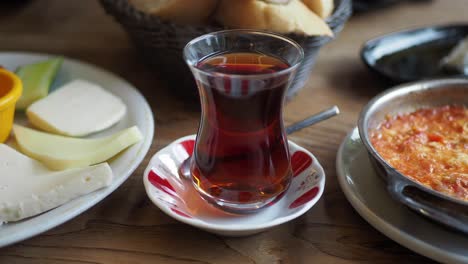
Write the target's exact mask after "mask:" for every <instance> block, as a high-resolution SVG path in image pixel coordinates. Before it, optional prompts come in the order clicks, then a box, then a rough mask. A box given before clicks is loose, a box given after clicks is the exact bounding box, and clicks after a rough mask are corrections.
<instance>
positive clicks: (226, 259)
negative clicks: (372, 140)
mask: <svg viewBox="0 0 468 264" xmlns="http://www.w3.org/2000/svg"><path fill="white" fill-rule="evenodd" d="M4 2H5V1H2V3H1V4H0V14H1V15H0V33H1V34H0V50H1V51H8V50H11V51H17V50H19V51H33V52H43V53H53V54H62V55H65V56H69V57H72V58H76V59H79V60H83V61H88V62H90V63H94V64H96V65H98V66H100V67H103V68H105V69H108V70H110V71H112V72H114V73H116V74H118V75H120V76H123V77H124V78H125V79H127V80H128V81H130V82H131V83H133V84H134V85H135V86H136V87H137V88H138V89H140V90H141V91H142V93H143V94H144V95H145V96H146V98H147V99H148V101H149V102H150V104H151V107H152V109H153V111H154V116H155V122H156V132H155V137H154V141H153V145H152V147H151V150H150V151H149V153H148V155H147V156H146V159H145V161H144V162H143V163H142V164H141V165H140V166H139V167H138V169H137V170H136V171H135V172H134V173H133V175H132V176H131V177H130V178H129V179H128V180H127V181H126V182H125V183H124V184H123V185H122V186H121V187H120V188H119V189H118V190H117V191H115V192H114V193H113V194H112V195H110V196H109V197H108V198H106V199H105V200H104V201H102V202H101V203H99V204H98V205H96V206H94V207H93V208H91V209H90V210H88V211H87V212H85V213H83V214H82V215H80V216H78V217H76V218H75V219H73V220H71V221H69V222H67V223H65V224H63V225H61V226H59V227H57V228H55V229H53V230H51V231H49V232H47V233H44V234H42V235H39V236H37V237H34V238H32V239H29V240H26V241H23V242H20V243H17V244H16V245H13V246H10V247H6V248H3V249H0V263H428V262H430V260H428V259H426V258H424V257H422V256H420V255H417V254H415V253H413V252H411V251H409V250H407V249H406V248H404V247H402V246H400V245H398V244H397V243H395V242H393V241H391V240H390V239H388V238H387V237H385V236H384V235H382V234H381V233H379V232H378V231H377V230H375V229H374V228H372V227H371V226H370V225H369V224H368V223H367V222H366V221H364V220H363V219H362V218H361V217H360V216H359V215H358V214H357V213H356V211H354V209H353V208H352V207H351V205H350V204H349V202H348V201H347V200H346V198H345V196H344V195H343V192H342V191H341V189H340V188H339V186H338V183H337V179H336V171H335V158H336V152H337V149H338V146H339V144H340V143H341V141H342V140H343V138H344V136H345V135H346V133H347V132H348V131H349V130H350V129H352V128H353V127H354V126H355V125H356V120H357V116H358V113H359V111H360V109H361V107H362V106H363V105H364V104H365V103H366V102H367V101H368V100H369V99H370V98H372V97H373V96H375V95H376V94H377V93H379V92H381V91H382V90H383V88H384V85H383V84H382V83H381V82H379V80H377V79H376V78H375V76H373V75H372V74H371V73H369V71H368V70H367V69H366V68H365V67H364V65H363V64H362V62H361V61H360V59H359V55H358V54H359V49H360V47H361V45H362V43H363V42H364V41H365V40H367V39H369V38H372V37H375V36H378V35H380V34H384V33H387V32H391V31H396V30H401V29H404V28H408V27H414V26H424V25H434V24H439V23H445V22H460V21H463V20H465V22H466V19H467V17H466V12H467V7H468V6H467V3H466V0H444V1H442V0H439V1H433V2H432V3H429V4H427V3H424V4H422V3H420V4H418V3H404V4H400V5H398V6H394V7H391V8H388V9H385V10H379V11H375V12H372V13H366V14H360V15H357V16H355V17H353V18H352V19H351V21H349V22H348V24H347V25H346V27H345V30H344V31H343V32H342V33H341V35H340V36H339V38H338V39H337V40H336V41H333V42H332V43H330V44H329V45H327V46H326V47H325V48H323V50H322V51H321V53H320V56H319V59H318V62H317V65H316V67H315V69H314V71H313V73H312V75H311V78H310V80H309V82H308V84H307V87H305V88H304V89H303V90H302V91H301V92H300V93H299V94H298V96H296V97H295V98H294V99H293V100H292V101H291V102H289V103H288V104H287V105H286V107H285V122H286V123H291V122H294V121H297V120H300V119H302V118H304V117H306V116H308V115H310V114H312V113H314V112H316V111H319V110H321V109H323V108H325V107H327V106H330V105H333V104H337V105H339V106H340V108H341V110H342V114H341V115H340V116H339V117H336V118H334V119H332V120H329V121H327V122H324V123H321V124H319V125H316V126H314V127H311V128H307V129H304V130H303V131H300V132H298V133H295V134H294V135H292V136H291V137H290V138H291V139H292V140H294V141H295V142H297V143H299V144H301V145H302V146H304V147H305V148H307V149H309V150H310V151H312V152H313V153H314V154H315V155H316V156H317V157H318V159H319V160H320V161H321V163H322V165H323V166H324V168H325V171H326V174H327V185H326V190H325V193H324V195H323V197H322V199H321V200H320V201H319V202H318V204H317V205H316V206H314V207H313V208H312V209H311V210H310V211H309V212H308V213H307V214H305V215H304V216H302V217H300V218H298V219H297V220H294V221H292V222H290V223H287V224H283V225H281V226H279V227H277V228H274V229H272V230H271V231H268V232H265V233H262V234H259V235H255V236H251V237H245V238H227V237H219V236H215V235H212V234H209V233H206V232H204V231H201V230H198V229H195V228H192V227H190V226H188V225H185V224H182V223H179V222H177V221H175V220H173V219H172V218H170V217H168V216H167V215H165V214H164V213H162V212H161V211H160V210H159V209H157V208H156V207H155V206H154V205H153V204H152V203H151V202H150V200H149V199H148V198H147V196H146V194H145V191H144V189H143V184H142V173H143V169H144V168H145V166H146V164H147V162H148V160H149V158H150V157H151V155H152V154H153V153H155V152H156V151H157V150H159V149H160V148H162V147H164V146H165V145H167V144H168V143H170V142H171V141H173V140H175V139H177V138H178V137H181V136H184V135H187V134H192V133H195V132H196V128H197V125H198V119H199V112H197V111H193V110H192V109H193V107H189V106H187V105H186V104H184V103H183V102H181V101H180V100H177V99H176V98H175V97H173V96H172V95H171V94H170V93H169V92H167V90H168V89H167V86H170V84H167V83H164V82H163V81H161V80H160V79H158V77H157V75H156V74H155V73H154V72H153V71H152V70H151V69H149V68H147V67H146V66H145V65H144V64H143V63H142V62H141V61H140V60H139V58H138V57H137V55H136V50H135V49H134V48H133V46H132V45H131V43H130V42H129V40H128V38H127V35H126V34H125V32H124V31H123V30H122V29H121V27H120V26H119V25H118V24H116V23H115V22H114V20H113V19H112V18H111V17H109V16H106V15H105V13H104V11H103V9H102V8H101V7H100V6H99V4H98V2H97V1H93V0H81V1H63V0H42V1H37V0H35V1H24V2H25V3H24V4H23V5H18V6H16V7H6V6H5V3H4ZM0 64H1V62H0Z"/></svg>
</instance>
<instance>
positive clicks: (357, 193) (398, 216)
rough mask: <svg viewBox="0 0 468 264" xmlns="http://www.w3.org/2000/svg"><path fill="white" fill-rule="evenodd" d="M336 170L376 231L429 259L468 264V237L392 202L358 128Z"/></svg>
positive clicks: (346, 142)
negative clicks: (372, 163) (370, 158)
mask: <svg viewBox="0 0 468 264" xmlns="http://www.w3.org/2000/svg"><path fill="white" fill-rule="evenodd" d="M336 166H337V173H338V181H339V183H340V186H341V189H342V190H343V192H344V193H345V195H346V197H347V198H348V200H349V202H350V203H351V204H352V205H353V207H354V208H355V209H356V211H358V213H359V214H360V215H361V216H362V217H363V218H364V219H366V220H367V221H368V222H369V223H370V224H371V225H372V226H373V227H375V228H376V229H378V230H379V231H380V232H382V233H384V234H385V235H386V236H388V237H389V238H391V239H393V240H394V241H396V242H398V243H400V244H401V245H403V246H405V247H407V248H409V249H411V250H413V251H415V252H417V253H419V254H421V255H424V256H426V257H429V258H432V259H434V260H437V261H440V262H444V263H468V236H464V235H463V234H461V233H459V232H456V231H452V230H449V229H447V228H445V227H443V226H441V225H439V224H436V223H434V222H431V221H429V220H428V219H426V218H424V217H422V216H420V215H418V214H416V213H415V212H413V211H411V210H410V209H408V208H406V207H405V206H404V205H402V204H400V203H398V202H396V201H394V200H392V198H391V197H390V195H389V194H388V193H387V189H386V184H385V182H384V181H383V179H381V178H380V176H378V175H377V174H376V172H375V171H374V170H373V168H372V165H371V163H370V161H369V158H368V155H367V151H366V148H365V147H364V145H363V144H362V142H361V139H360V137H359V132H358V130H357V128H355V129H354V130H353V131H352V132H351V133H350V134H349V135H348V136H347V137H346V139H345V140H344V141H343V143H342V144H341V147H340V150H339V151H338V156H337V160H336Z"/></svg>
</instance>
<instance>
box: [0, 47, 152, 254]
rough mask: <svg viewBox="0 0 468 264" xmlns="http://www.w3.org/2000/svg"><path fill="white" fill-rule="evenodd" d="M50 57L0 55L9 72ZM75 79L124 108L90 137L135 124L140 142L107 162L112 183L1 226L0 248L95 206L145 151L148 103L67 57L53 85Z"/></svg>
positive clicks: (116, 79) (132, 90)
mask: <svg viewBox="0 0 468 264" xmlns="http://www.w3.org/2000/svg"><path fill="white" fill-rule="evenodd" d="M50 56H52V55H41V54H33V53H23V52H21V53H14V52H0V65H2V66H3V67H5V68H7V69H9V70H15V69H16V68H17V67H18V66H20V65H24V64H28V63H33V62H36V61H39V60H44V59H47V58H48V57H50ZM76 78H82V79H85V80H89V81H92V82H95V83H97V84H100V85H101V86H102V87H104V88H105V89H107V90H109V91H110V92H112V93H113V94H115V95H117V96H119V97H120V98H122V100H123V101H124V102H125V104H126V105H127V110H128V111H127V114H126V115H125V116H124V118H123V119H122V120H121V121H120V122H119V123H118V124H116V125H115V126H113V127H111V128H109V129H108V130H106V131H104V132H102V133H99V134H96V135H93V136H95V137H101V136H103V135H107V134H110V133H113V132H116V131H119V130H122V129H124V128H127V127H130V126H134V125H136V126H138V128H139V129H140V131H141V133H142V134H143V140H142V141H141V142H139V143H138V144H135V145H133V146H131V147H130V148H128V149H127V150H125V151H124V152H123V153H121V154H120V155H118V156H117V157H116V158H114V159H112V161H111V162H110V163H109V165H110V166H111V168H112V171H113V173H114V180H113V182H112V184H111V185H110V186H109V187H107V188H104V189H101V190H99V191H96V192H93V193H90V194H88V195H85V196H82V197H80V198H77V199H75V200H73V201H70V202H69V203H66V204H64V205H62V206H60V207H57V208H55V209H53V210H50V211H48V212H46V213H43V214H41V215H38V216H35V217H32V218H29V219H26V220H23V221H19V222H15V223H8V224H4V225H2V226H0V247H3V246H6V245H9V244H12V243H15V242H18V241H21V240H24V239H26V238H29V237H32V236H34V235H37V234H40V233H42V232H45V231H47V230H49V229H51V228H53V227H55V226H58V225H60V224H62V223H64V222H65V221H68V220H70V219H72V218H73V217H75V216H77V215H78V214H80V213H82V212H83V211H85V210H86V209H88V208H90V207H91V206H93V205H95V204H97V203H98V202H99V201H101V200H102V199H104V198H105V197H106V196H107V195H109V194H110V193H112V192H113V191H114V190H115V189H116V188H117V187H119V186H120V185H121V184H122V183H123V182H124V181H125V180H126V179H127V178H128V177H129V176H130V175H131V174H132V172H133V171H134V170H135V169H136V168H137V166H138V165H139V164H140V163H141V161H142V160H143V158H144V157H145V155H146V153H147V152H148V149H149V147H150V145H151V142H152V139H153V132H154V123H153V115H152V112H151V109H150V107H149V105H148V103H147V102H146V100H145V98H144V97H143V96H142V95H141V94H140V92H138V91H137V90H136V89H135V88H134V87H133V86H132V85H131V84H129V83H128V82H126V81H125V80H123V79H121V78H119V77H117V76H115V75H114V74H112V73H110V72H107V71H105V70H102V69H99V68H97V67H96V66H92V65H90V64H86V63H83V62H79V61H76V60H72V59H67V58H65V60H64V62H63V64H62V67H61V69H60V71H59V73H58V75H57V78H56V81H55V83H54V86H55V87H56V86H59V85H61V84H63V83H65V82H68V81H70V80H73V79H76ZM15 122H18V123H23V122H25V117H24V114H17V115H16V117H15Z"/></svg>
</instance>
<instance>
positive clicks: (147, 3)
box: [128, 0, 218, 24]
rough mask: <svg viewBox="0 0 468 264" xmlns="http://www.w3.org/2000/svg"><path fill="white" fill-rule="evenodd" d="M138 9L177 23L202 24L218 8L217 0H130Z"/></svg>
mask: <svg viewBox="0 0 468 264" xmlns="http://www.w3.org/2000/svg"><path fill="white" fill-rule="evenodd" d="M128 1H129V3H130V4H132V5H133V6H134V7H135V8H136V9H138V10H140V11H142V12H145V13H148V14H151V15H155V16H159V17H161V18H162V19H164V20H169V21H172V22H174V23H176V24H202V23H204V22H206V21H207V20H208V18H209V16H210V15H211V14H212V13H213V11H214V10H215V9H216V5H217V3H218V1H217V0H128Z"/></svg>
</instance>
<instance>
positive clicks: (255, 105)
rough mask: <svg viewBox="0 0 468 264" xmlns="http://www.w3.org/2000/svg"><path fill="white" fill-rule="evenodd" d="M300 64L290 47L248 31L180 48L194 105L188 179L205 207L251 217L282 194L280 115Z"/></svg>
mask: <svg viewBox="0 0 468 264" xmlns="http://www.w3.org/2000/svg"><path fill="white" fill-rule="evenodd" d="M303 56H304V55H303V50H302V48H301V47H300V45H299V44H297V43H295V42H294V41H292V40H290V39H288V38H286V37H283V36H281V35H277V34H274V33H267V32H262V31H251V30H226V31H220V32H215V33H211V34H207V35H203V36H201V37H199V38H196V39H194V40H192V41H191V42H189V43H188V44H187V46H186V47H185V49H184V57H185V60H186V62H187V64H188V65H189V67H190V69H191V71H192V73H193V75H194V77H195V80H196V82H197V85H198V90H199V93H200V101H201V121H200V125H199V129H198V134H197V137H196V143H195V148H194V153H193V156H192V159H191V161H190V172H191V176H192V177H191V178H192V181H193V183H194V186H195V188H196V189H197V190H198V192H199V193H200V194H201V196H202V197H203V198H204V199H205V200H207V201H208V202H210V203H212V204H215V205H217V206H218V207H220V208H221V209H224V210H226V211H231V212H236V213H247V212H254V211H256V210H257V209H260V208H262V207H264V206H265V205H267V204H268V203H271V202H272V201H273V200H274V199H275V198H276V197H278V196H279V195H280V194H281V193H283V192H284V191H285V190H286V189H287V188H288V187H289V184H290V182H291V177H292V176H291V166H290V156H289V150H288V141H287V138H286V133H285V129H284V126H283V118H282V110H283V101H284V98H285V94H286V90H287V89H288V87H289V85H290V83H291V82H292V80H293V78H294V74H295V72H296V69H297V67H298V66H299V64H300V63H301V61H302V59H303Z"/></svg>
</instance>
